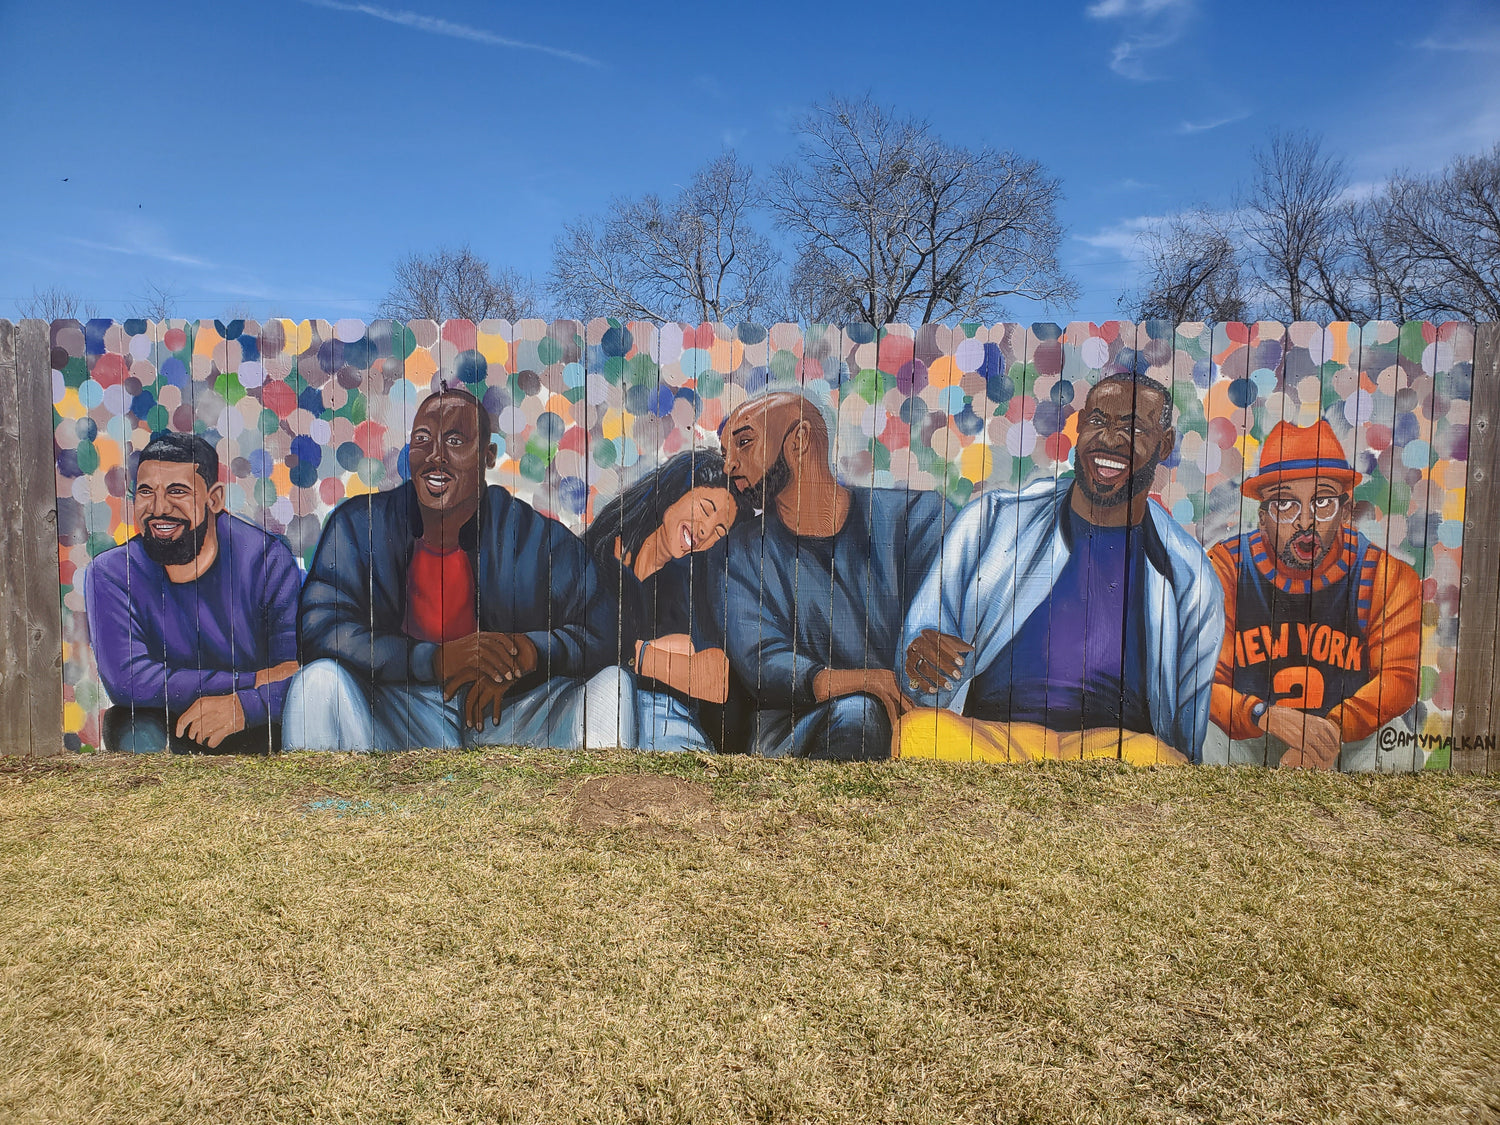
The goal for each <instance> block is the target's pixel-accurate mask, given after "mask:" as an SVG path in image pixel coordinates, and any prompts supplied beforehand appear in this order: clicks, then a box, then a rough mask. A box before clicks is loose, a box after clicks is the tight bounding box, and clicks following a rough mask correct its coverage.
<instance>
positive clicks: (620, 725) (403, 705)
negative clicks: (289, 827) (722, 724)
mask: <svg viewBox="0 0 1500 1125" xmlns="http://www.w3.org/2000/svg"><path fill="white" fill-rule="evenodd" d="M461 699H462V696H461V695H460V696H457V697H455V698H454V699H453V701H452V702H447V701H445V700H444V699H443V689H442V688H441V687H440V686H439V685H438V684H387V683H377V684H372V683H370V682H368V681H366V680H363V679H361V678H360V677H357V676H355V675H354V674H353V673H351V672H350V671H349V670H348V669H347V668H345V667H344V666H343V665H342V664H339V663H338V662H337V661H335V660H315V661H313V662H312V663H311V664H308V665H307V666H305V667H304V668H303V669H302V670H301V671H300V672H298V673H297V675H296V676H295V677H294V678H293V680H292V683H291V686H290V687H289V688H288V689H287V694H286V707H285V709H284V710H283V711H282V744H283V746H284V747H285V748H286V749H288V750H406V749H409V748H415V747H434V748H455V747H460V746H552V747H556V748H558V749H562V750H581V749H590V750H597V749H606V748H612V747H616V746H633V745H634V744H635V739H636V731H635V717H636V705H635V684H634V681H632V680H631V678H630V675H629V673H627V672H625V671H624V670H623V669H621V668H606V669H604V671H602V672H599V673H597V674H596V675H594V676H593V677H592V678H590V679H588V680H583V679H575V678H572V677H567V676H553V677H552V678H550V679H549V680H547V681H546V682H545V683H542V684H538V685H537V686H536V687H534V688H532V689H531V690H530V691H527V692H526V693H524V694H523V695H519V696H514V697H507V698H506V700H505V705H504V708H503V709H502V711H501V712H500V721H499V722H498V723H494V722H487V723H486V724H485V726H484V729H482V730H472V729H470V728H468V727H465V726H464V725H463V722H462V713H461V712H460V710H459V702H460V700H461Z"/></svg>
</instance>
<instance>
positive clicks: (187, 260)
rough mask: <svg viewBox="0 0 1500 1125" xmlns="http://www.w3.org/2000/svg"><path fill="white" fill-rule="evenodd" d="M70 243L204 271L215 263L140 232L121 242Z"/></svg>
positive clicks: (129, 234) (77, 240)
mask: <svg viewBox="0 0 1500 1125" xmlns="http://www.w3.org/2000/svg"><path fill="white" fill-rule="evenodd" d="M67 241H68V242H71V243H72V244H73V245H75V246H82V247H83V248H84V249H86V250H103V251H105V252H106V253H109V254H127V255H129V256H131V257H133V258H151V259H153V260H155V261H158V262H170V263H171V264H173V265H175V266H194V267H198V268H203V269H211V268H212V267H213V263H212V262H210V261H208V260H206V259H204V258H198V257H194V256H193V255H192V254H183V253H180V252H178V251H176V250H173V249H172V248H171V247H170V246H167V245H166V244H165V243H162V242H160V241H158V240H156V239H153V238H151V237H149V236H147V235H143V234H141V233H139V232H126V234H125V237H124V238H123V239H122V240H121V241H120V242H96V241H94V240H93V239H89V238H73V237H69V238H68V239H67Z"/></svg>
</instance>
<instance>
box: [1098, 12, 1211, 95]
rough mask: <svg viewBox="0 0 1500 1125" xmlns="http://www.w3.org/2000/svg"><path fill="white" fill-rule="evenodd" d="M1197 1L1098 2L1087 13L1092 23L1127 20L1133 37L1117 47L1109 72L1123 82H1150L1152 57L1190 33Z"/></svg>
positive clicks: (1127, 37)
mask: <svg viewBox="0 0 1500 1125" xmlns="http://www.w3.org/2000/svg"><path fill="white" fill-rule="evenodd" d="M1196 6H1197V0H1097V2H1096V3H1093V4H1090V5H1089V6H1088V7H1087V8H1086V9H1084V11H1085V14H1086V15H1088V16H1089V18H1090V19H1096V20H1124V21H1126V23H1127V26H1128V27H1129V28H1130V33H1129V34H1127V35H1126V36H1125V38H1123V39H1121V40H1120V41H1119V42H1118V43H1116V44H1115V45H1114V48H1113V50H1111V52H1110V59H1109V69H1110V70H1112V71H1114V72H1115V73H1116V74H1118V75H1119V76H1120V77H1121V78H1129V79H1130V80H1131V81H1134V82H1149V81H1151V80H1152V79H1153V78H1155V75H1154V74H1152V73H1151V71H1150V70H1149V69H1148V67H1147V61H1148V58H1147V57H1148V56H1149V55H1151V54H1152V53H1153V52H1155V51H1159V50H1161V49H1162V48H1164V47H1170V46H1172V44H1174V43H1176V42H1177V41H1178V40H1179V39H1181V38H1182V36H1183V34H1184V33H1185V32H1186V31H1187V25H1188V21H1189V20H1190V19H1191V18H1192V16H1193V14H1194V12H1195V10H1196Z"/></svg>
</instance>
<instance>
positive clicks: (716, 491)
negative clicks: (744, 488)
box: [661, 485, 735, 559]
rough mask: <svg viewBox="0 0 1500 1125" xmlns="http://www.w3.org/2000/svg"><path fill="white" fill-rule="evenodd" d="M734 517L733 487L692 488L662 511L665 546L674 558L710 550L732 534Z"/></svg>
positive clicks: (662, 530)
mask: <svg viewBox="0 0 1500 1125" xmlns="http://www.w3.org/2000/svg"><path fill="white" fill-rule="evenodd" d="M734 517H735V503H734V498H733V497H732V496H730V495H729V489H727V488H712V487H708V486H705V485H699V486H698V487H697V488H692V489H689V490H688V491H687V492H685V493H684V494H683V495H682V496H681V497H680V498H679V499H678V500H677V502H676V503H674V504H672V505H671V506H670V507H668V508H667V510H666V511H665V512H664V513H662V520H661V534H662V536H663V537H664V539H665V543H664V544H663V546H665V547H666V550H667V554H669V555H670V556H671V557H672V558H674V559H680V558H682V557H683V556H685V555H689V554H691V553H692V552H694V551H706V550H708V549H709V548H710V547H712V546H713V545H714V544H715V543H717V542H718V541H719V540H720V539H723V538H724V536H726V535H728V534H729V529H730V528H731V527H733V526H734Z"/></svg>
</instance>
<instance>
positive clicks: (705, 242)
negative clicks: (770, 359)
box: [551, 151, 781, 322]
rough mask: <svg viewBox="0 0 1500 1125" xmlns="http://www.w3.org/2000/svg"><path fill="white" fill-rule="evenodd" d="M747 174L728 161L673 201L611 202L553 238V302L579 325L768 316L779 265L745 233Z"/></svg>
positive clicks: (750, 199)
mask: <svg viewBox="0 0 1500 1125" xmlns="http://www.w3.org/2000/svg"><path fill="white" fill-rule="evenodd" d="M756 201H757V191H756V187H755V174H754V171H753V169H751V167H750V166H749V165H748V164H743V163H741V162H740V160H739V159H738V158H737V157H736V156H735V154H734V153H733V152H732V151H726V152H724V153H722V154H720V155H719V156H717V157H715V158H714V159H713V160H711V161H709V162H708V163H707V164H705V165H704V166H703V167H702V168H700V169H699V170H698V171H697V173H696V174H695V175H694V176H693V179H692V182H691V183H689V184H688V186H687V187H686V188H684V189H683V190H682V191H681V192H679V193H678V195H677V196H676V197H675V198H673V199H669V200H663V199H662V198H661V197H660V196H659V195H656V194H655V193H651V194H647V195H643V196H641V197H639V198H637V199H629V198H623V197H621V198H617V199H615V200H613V201H612V202H611V203H610V207H609V212H608V214H607V215H605V216H604V217H602V218H588V219H581V220H579V221H578V222H576V223H570V224H568V225H567V226H566V227H564V228H563V234H562V236H561V237H560V238H558V240H557V242H556V245H555V246H554V249H553V254H552V275H551V290H552V294H553V296H554V298H555V299H556V300H557V301H558V302H559V303H560V304H562V305H564V306H565V307H567V308H569V309H573V310H577V311H578V313H579V314H580V315H586V316H620V317H635V318H639V319H643V320H679V319H684V318H696V320H698V321H699V322H703V321H727V320H751V319H754V318H756V317H758V316H761V315H763V314H765V313H767V312H770V311H772V306H773V305H774V304H775V303H776V301H777V297H778V279H777V268H778V266H779V265H780V262H781V259H780V255H779V254H778V253H777V252H776V250H775V248H774V247H773V246H772V245H771V244H770V242H768V241H767V240H766V239H765V238H763V237H762V236H761V235H760V234H759V233H758V232H757V231H756V230H755V228H754V226H753V224H752V221H751V219H752V215H753V212H754V209H755V205H756Z"/></svg>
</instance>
